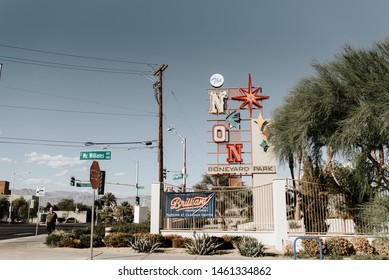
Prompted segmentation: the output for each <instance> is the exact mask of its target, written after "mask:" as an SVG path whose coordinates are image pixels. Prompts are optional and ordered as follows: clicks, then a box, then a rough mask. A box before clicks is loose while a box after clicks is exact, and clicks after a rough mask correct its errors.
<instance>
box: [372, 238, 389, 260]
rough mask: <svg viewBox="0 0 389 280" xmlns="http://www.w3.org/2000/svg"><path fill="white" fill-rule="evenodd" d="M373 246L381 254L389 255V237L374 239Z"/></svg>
mask: <svg viewBox="0 0 389 280" xmlns="http://www.w3.org/2000/svg"><path fill="white" fill-rule="evenodd" d="M373 247H374V248H375V250H376V251H377V253H378V254H379V255H381V256H389V238H384V237H381V238H376V239H374V240H373Z"/></svg>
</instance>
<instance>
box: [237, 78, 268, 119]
mask: <svg viewBox="0 0 389 280" xmlns="http://www.w3.org/2000/svg"><path fill="white" fill-rule="evenodd" d="M239 91H240V93H241V94H242V96H240V95H239V96H233V97H231V99H232V100H238V101H242V102H243V103H242V104H241V105H240V107H239V108H240V109H241V108H243V107H245V106H246V105H248V107H249V110H250V118H251V117H252V116H253V105H255V106H257V107H258V108H259V109H262V105H261V103H259V102H258V100H260V101H262V100H264V99H269V96H266V95H261V93H262V88H261V87H258V88H257V89H255V90H253V87H252V85H251V75H250V74H249V86H248V87H247V91H246V90H244V89H243V88H239ZM258 92H259V95H257V94H258Z"/></svg>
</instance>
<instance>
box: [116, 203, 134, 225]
mask: <svg viewBox="0 0 389 280" xmlns="http://www.w3.org/2000/svg"><path fill="white" fill-rule="evenodd" d="M114 215H115V216H116V218H117V220H118V221H123V222H127V223H132V222H133V220H134V212H133V207H132V206H131V205H130V203H129V202H128V201H123V202H122V203H121V204H120V205H119V206H117V207H116V208H115V210H114Z"/></svg>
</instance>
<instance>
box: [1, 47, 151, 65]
mask: <svg viewBox="0 0 389 280" xmlns="http://www.w3.org/2000/svg"><path fill="white" fill-rule="evenodd" d="M0 47H4V48H10V49H18V50H24V51H30V52H37V53H45V54H52V55H59V56H67V57H74V58H84V59H92V60H100V61H110V62H119V63H128V64H139V65H147V66H150V67H151V68H152V69H153V70H155V69H154V67H153V66H158V64H155V63H147V62H137V61H128V60H118V59H109V58H101V57H92V56H83V55H75V54H67V53H60V52H52V51H43V50H37V49H31V48H25V47H18V46H11V45H6V44H0Z"/></svg>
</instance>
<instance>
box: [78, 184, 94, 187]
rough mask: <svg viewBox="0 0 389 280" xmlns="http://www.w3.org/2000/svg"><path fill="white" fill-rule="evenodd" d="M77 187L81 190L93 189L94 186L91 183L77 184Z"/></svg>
mask: <svg viewBox="0 0 389 280" xmlns="http://www.w3.org/2000/svg"><path fill="white" fill-rule="evenodd" d="M77 187H81V188H91V187H92V185H91V184H90V183H77Z"/></svg>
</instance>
